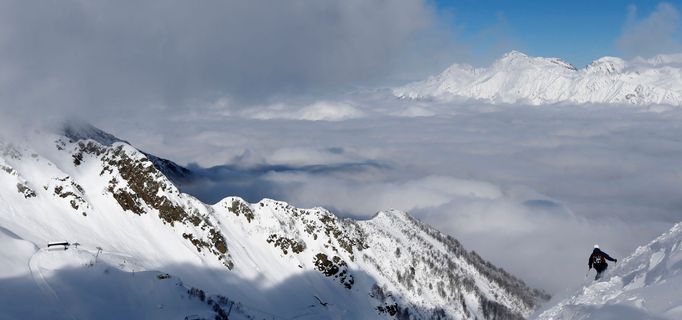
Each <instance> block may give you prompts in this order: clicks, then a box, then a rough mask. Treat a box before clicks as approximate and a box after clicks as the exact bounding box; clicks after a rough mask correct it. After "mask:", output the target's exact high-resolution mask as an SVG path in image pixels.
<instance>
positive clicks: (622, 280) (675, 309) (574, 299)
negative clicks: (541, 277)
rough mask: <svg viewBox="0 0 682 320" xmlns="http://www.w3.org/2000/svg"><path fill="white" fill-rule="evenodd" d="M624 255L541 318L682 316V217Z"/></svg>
mask: <svg viewBox="0 0 682 320" xmlns="http://www.w3.org/2000/svg"><path fill="white" fill-rule="evenodd" d="M618 261H619V262H618V264H617V265H615V266H614V265H613V264H611V265H610V266H609V269H607V271H606V272H607V273H606V275H605V277H604V278H603V279H602V281H598V282H594V283H591V284H588V285H586V286H585V287H584V288H582V289H581V290H580V291H579V292H577V293H575V294H574V295H573V296H571V297H569V298H566V299H564V300H561V301H559V302H558V303H557V304H556V305H554V306H553V307H551V308H549V309H548V310H545V311H544V312H542V313H541V314H540V315H539V316H537V318H536V319H538V320H550V319H551V320H578V319H581V320H587V319H590V320H604V319H623V320H626V319H632V320H635V319H682V294H680V292H681V291H680V288H682V223H678V224H676V225H675V226H674V227H673V228H672V229H670V231H668V232H666V233H665V234H663V235H661V236H660V237H658V238H657V239H655V240H654V241H652V242H651V243H649V244H648V245H646V246H642V247H639V248H638V249H637V250H636V251H635V252H634V253H633V254H632V255H630V256H629V257H628V258H626V259H623V260H622V261H621V260H618Z"/></svg>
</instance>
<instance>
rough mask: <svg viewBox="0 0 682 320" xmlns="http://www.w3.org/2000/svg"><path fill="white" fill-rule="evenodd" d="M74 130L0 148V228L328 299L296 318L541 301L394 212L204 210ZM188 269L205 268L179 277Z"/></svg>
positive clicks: (177, 272) (246, 290) (280, 309)
mask: <svg viewBox="0 0 682 320" xmlns="http://www.w3.org/2000/svg"><path fill="white" fill-rule="evenodd" d="M74 130H75V129H74ZM71 131H73V130H71ZM86 131H87V132H85V133H84V132H72V134H70V136H71V137H70V138H69V137H67V136H65V135H63V134H57V135H54V134H45V133H40V134H35V136H33V137H29V138H27V142H21V143H4V142H0V169H2V170H0V198H2V201H3V203H4V204H5V206H4V207H2V208H0V227H2V228H4V229H7V230H9V231H11V232H12V234H15V235H17V236H18V237H21V239H24V240H23V241H28V242H29V243H33V244H35V245H38V246H39V247H43V246H44V244H45V243H47V242H49V241H55V240H65V239H66V240H68V241H70V242H79V243H81V244H82V246H83V247H89V248H95V247H102V248H105V250H106V251H107V252H120V253H121V254H119V255H117V257H119V256H120V257H123V256H128V257H129V258H121V259H126V260H123V262H120V261H119V263H121V264H122V265H125V264H126V263H127V264H130V263H132V262H131V261H135V265H136V266H137V267H136V268H137V270H138V271H142V270H163V271H164V272H168V273H170V274H172V275H173V276H176V277H180V278H182V279H183V281H186V283H192V284H193V285H195V286H197V287H198V288H203V289H204V290H205V291H206V292H213V293H215V294H220V295H224V296H226V297H228V298H229V299H231V300H232V301H239V302H240V303H242V304H244V305H261V307H262V308H261V309H262V310H266V311H268V312H270V313H278V314H282V315H288V316H285V318H286V317H291V316H293V315H295V314H296V313H297V312H299V311H300V310H302V309H304V308H307V306H309V305H310V303H311V301H312V302H314V303H317V301H319V303H320V304H321V303H322V301H325V303H333V304H335V307H333V308H332V307H328V308H319V310H318V309H316V310H315V314H314V315H313V316H310V317H309V318H316V319H325V318H335V317H338V316H342V317H351V318H404V317H409V316H412V317H413V318H416V319H438V318H441V319H466V318H474V317H477V318H479V319H493V318H495V317H497V318H499V317H503V318H506V319H522V318H525V317H527V316H528V315H529V314H530V313H531V312H532V311H533V310H535V308H537V307H538V306H539V305H540V304H541V303H542V302H543V301H545V300H547V299H548V298H549V297H548V295H547V294H545V293H544V292H542V291H540V290H535V289H530V288H528V287H527V286H526V285H525V284H524V283H523V282H522V281H521V280H519V279H517V278H515V277H513V276H511V275H510V274H508V273H507V272H506V271H504V270H502V269H500V268H497V267H495V266H493V265H492V264H490V263H489V262H486V261H485V260H483V259H482V258H481V257H480V256H479V255H478V254H476V253H475V252H470V251H466V250H465V249H464V248H463V247H462V246H461V244H459V242H458V241H456V240H455V239H454V238H452V237H450V236H446V235H444V234H442V233H440V232H439V231H437V230H435V229H433V228H431V227H428V226H427V225H425V224H423V223H421V222H419V221H418V220H415V219H414V218H412V217H410V216H409V215H408V214H406V213H403V212H398V211H382V212H379V213H378V214H377V215H376V216H375V217H374V218H372V219H369V220H364V221H356V220H352V219H341V218H338V217H336V216H335V215H334V214H332V213H331V212H329V211H327V210H325V209H323V208H312V209H300V208H295V207H293V206H291V205H289V204H287V203H285V202H280V201H275V200H269V199H264V200H261V201H259V202H257V203H248V202H246V201H244V200H242V199H241V198H237V197H228V198H224V199H223V200H221V201H219V202H218V203H216V204H214V205H207V204H204V203H201V202H200V201H199V200H197V199H196V198H194V197H192V196H190V195H187V194H182V193H181V192H180V191H179V190H178V189H177V187H176V186H175V185H174V184H173V183H172V182H171V180H169V179H168V177H166V176H165V175H163V174H162V172H161V171H160V170H159V169H158V168H157V167H156V165H155V164H154V163H153V160H151V159H150V158H149V156H148V155H146V154H145V153H143V152H141V151H139V150H137V149H135V148H134V147H132V146H131V145H130V144H128V143H126V142H124V141H123V140H121V139H118V138H116V139H112V138H111V137H110V136H107V135H104V134H102V133H99V132H96V131H93V130H91V129H88V130H86ZM93 133H94V135H95V137H99V138H103V141H104V142H111V144H108V145H105V144H102V143H100V142H98V141H96V140H93V139H91V138H90V137H88V134H93ZM74 137H76V138H77V140H74V139H73V138H74ZM69 250H71V249H69ZM2 251H5V250H2ZM67 252H70V251H67ZM0 258H2V257H0ZM64 259H66V258H64ZM117 259H118V258H117ZM39 261H42V260H39ZM126 261H127V262H126ZM73 264H74V263H73V262H70V263H69V265H73ZM20 265H21V264H20ZM24 265H27V264H24ZM180 265H182V266H186V267H182V268H176V267H173V266H180ZM190 266H194V267H191V268H190ZM200 266H201V269H204V268H208V270H210V271H207V273H203V272H199V273H197V272H191V271H188V270H192V268H195V269H194V270H198V269H196V268H199V267H200ZM41 268H46V267H45V266H43V267H41ZM17 272H18V273H19V274H21V273H22V272H23V273H24V274H29V272H28V271H27V270H21V269H19V270H17ZM0 278H1V277H0ZM288 279H299V280H297V281H299V282H298V283H297V284H295V285H296V286H297V287H300V292H298V293H296V294H292V293H291V292H290V291H291V290H287V288H286V287H280V286H279V284H283V283H289V282H288ZM48 281H49V280H48ZM229 283H233V284H234V283H243V284H244V285H239V286H234V285H232V286H229V285H228V284H229ZM246 284H248V285H246ZM225 286H227V287H225ZM268 287H275V288H278V289H277V290H275V291H272V292H268V293H266V295H267V297H266V299H265V300H263V299H264V297H262V296H261V295H263V294H264V291H262V290H264V289H258V288H268ZM226 288H229V290H226ZM284 292H288V294H284ZM313 297H317V299H318V300H313ZM368 297H369V299H368ZM266 301H267V302H266ZM453 301H455V302H457V303H454V304H453V303H452V302H453ZM73 312H76V311H73ZM244 312H246V314H243V315H242V316H243V317H245V318H248V312H247V311H244ZM237 319H240V318H239V317H238V318H237Z"/></svg>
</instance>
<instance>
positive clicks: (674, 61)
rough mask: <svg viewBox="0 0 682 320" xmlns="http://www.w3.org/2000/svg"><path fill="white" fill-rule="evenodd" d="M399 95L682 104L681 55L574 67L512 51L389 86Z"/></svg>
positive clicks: (526, 101)
mask: <svg viewBox="0 0 682 320" xmlns="http://www.w3.org/2000/svg"><path fill="white" fill-rule="evenodd" d="M393 93H394V95H395V96H397V97H399V98H404V99H428V100H438V101H462V100H479V101H483V102H486V103H493V104H515V103H523V104H531V105H542V104H556V103H571V104H585V103H594V104H633V105H651V104H664V105H673V106H681V105H682V54H672V55H659V56H656V57H654V58H651V59H642V58H636V59H633V60H630V61H626V60H623V59H620V58H616V57H603V58H600V59H598V60H596V61H594V62H592V63H591V64H589V65H588V66H586V67H585V68H582V69H578V68H576V67H574V66H573V65H571V64H569V63H567V62H565V61H563V60H561V59H558V58H542V57H530V56H527V55H525V54H523V53H521V52H518V51H511V52H509V53H507V54H505V55H504V56H502V57H501V58H500V59H498V60H496V61H495V62H494V63H493V64H492V65H490V66H489V67H486V68H474V67H472V66H470V65H465V64H453V65H452V66H450V67H449V68H447V69H446V70H445V71H443V72H442V73H440V74H438V75H435V76H432V77H429V78H428V79H426V80H423V81H418V82H414V83H411V84H407V85H405V86H402V87H398V88H394V89H393Z"/></svg>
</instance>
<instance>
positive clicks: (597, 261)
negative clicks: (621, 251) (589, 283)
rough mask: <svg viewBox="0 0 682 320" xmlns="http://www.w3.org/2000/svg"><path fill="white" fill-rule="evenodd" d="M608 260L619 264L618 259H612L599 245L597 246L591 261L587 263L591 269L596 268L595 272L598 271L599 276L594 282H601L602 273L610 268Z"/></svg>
mask: <svg viewBox="0 0 682 320" xmlns="http://www.w3.org/2000/svg"><path fill="white" fill-rule="evenodd" d="M606 260H609V261H613V262H615V263H618V259H614V258H611V256H609V255H608V254H607V253H606V252H604V251H601V250H600V249H599V245H596V244H595V245H594V250H592V254H591V255H590V259H589V260H588V262H587V266H588V267H589V269H592V267H594V270H597V275H596V276H595V277H594V280H599V279H600V278H601V275H602V273H603V272H604V271H606V268H608V266H609V265H608V264H607V263H606Z"/></svg>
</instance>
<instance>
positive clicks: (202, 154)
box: [105, 90, 682, 294]
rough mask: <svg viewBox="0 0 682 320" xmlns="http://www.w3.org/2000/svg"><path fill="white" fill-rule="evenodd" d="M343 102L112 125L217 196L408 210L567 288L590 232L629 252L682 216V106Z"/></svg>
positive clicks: (203, 192)
mask: <svg viewBox="0 0 682 320" xmlns="http://www.w3.org/2000/svg"><path fill="white" fill-rule="evenodd" d="M333 101H334V100H327V101H312V102H301V101H298V102H295V103H291V104H288V106H287V108H285V109H283V110H287V111H286V112H283V111H282V112H280V111H278V109H279V108H281V107H280V106H277V105H275V106H254V107H252V108H247V109H244V108H238V109H234V110H231V109H230V105H229V103H223V104H221V107H215V106H212V107H210V108H207V109H204V111H203V112H204V113H201V112H198V111H196V110H195V111H193V114H192V115H191V116H190V115H188V116H186V117H183V116H173V117H170V118H167V119H163V120H159V121H164V122H166V123H168V124H169V125H165V126H154V125H146V126H145V125H144V124H143V123H142V122H140V123H137V122H135V121H133V122H129V121H125V122H121V123H118V124H113V125H112V123H107V127H106V128H105V129H107V130H109V131H112V132H114V133H116V134H117V135H119V136H122V137H124V138H125V139H127V140H129V141H132V142H133V143H134V144H135V145H136V146H138V147H139V148H141V149H143V150H145V151H148V152H151V153H154V154H157V155H159V156H162V157H166V158H169V159H173V160H175V161H177V162H179V163H181V164H186V165H188V167H190V168H191V169H193V170H194V171H195V172H197V173H198V174H199V175H200V176H201V178H200V179H197V180H195V181H193V182H191V183H185V184H183V185H182V189H183V191H185V192H188V193H191V194H194V195H196V196H197V197H199V198H200V199H202V200H204V201H206V202H209V203H212V202H216V201H218V200H219V199H221V198H222V197H225V196H229V195H237V196H242V197H244V198H246V199H247V200H249V201H254V202H255V201H258V200H260V199H261V198H274V199H278V200H283V201H287V202H290V203H291V204H293V205H296V206H299V207H314V206H322V207H326V208H328V209H330V210H332V211H333V212H335V213H337V214H339V215H341V216H345V217H352V218H357V219H366V218H371V217H372V215H374V214H375V213H376V212H377V211H379V210H385V209H391V208H393V209H399V210H405V211H408V212H410V213H411V214H412V215H414V216H416V217H418V218H419V219H421V220H423V221H425V222H427V223H429V224H431V225H433V226H435V227H436V228H438V229H440V230H441V231H443V232H446V233H449V234H451V235H453V236H455V237H456V238H458V239H459V240H461V241H462V242H463V244H464V245H465V247H466V248H468V249H473V250H476V251H477V252H479V253H481V254H482V255H483V257H485V258H486V259H489V260H490V261H492V262H493V263H495V264H497V265H500V266H502V267H504V268H505V269H507V270H509V271H511V272H512V273H513V274H516V275H518V276H519V277H521V278H522V279H524V280H526V281H527V282H528V283H530V284H531V285H533V286H536V287H541V288H545V289H547V290H548V291H550V292H552V293H555V294H561V293H562V292H567V291H568V289H569V288H572V287H573V286H575V285H578V284H579V283H580V282H581V281H582V280H583V279H584V276H585V272H586V271H587V257H588V255H589V253H590V251H591V248H592V245H593V244H595V243H598V244H600V245H601V246H602V248H604V250H605V251H607V252H609V253H610V254H611V255H612V256H614V257H617V258H623V257H625V256H626V255H628V254H629V253H630V252H631V251H633V250H634V249H635V248H636V247H637V246H638V245H642V244H645V243H647V242H648V241H649V240H651V239H652V238H653V237H655V236H657V235H658V234H660V233H662V232H663V231H665V230H666V229H668V228H669V227H670V226H671V225H672V224H673V223H675V222H679V221H680V220H682V214H681V213H680V208H682V200H680V199H682V168H680V166H679V163H680V162H681V161H682V140H681V138H680V137H682V125H680V123H682V122H680V120H682V109H679V108H674V107H642V106H597V105H590V106H586V105H583V106H575V105H554V106H540V107H538V106H522V105H501V106H491V105H486V104H483V103H475V102H469V103H464V102H463V103H438V102H429V101H408V100H399V99H396V98H395V97H392V96H390V94H388V93H387V92H383V91H381V90H377V91H370V92H362V93H356V94H352V95H345V96H343V97H340V98H338V99H337V100H336V102H333ZM297 103H298V104H297ZM315 110H319V114H315ZM349 110H353V111H352V112H349ZM349 114H352V116H349ZM254 115H260V116H254ZM263 115H268V116H263Z"/></svg>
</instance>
